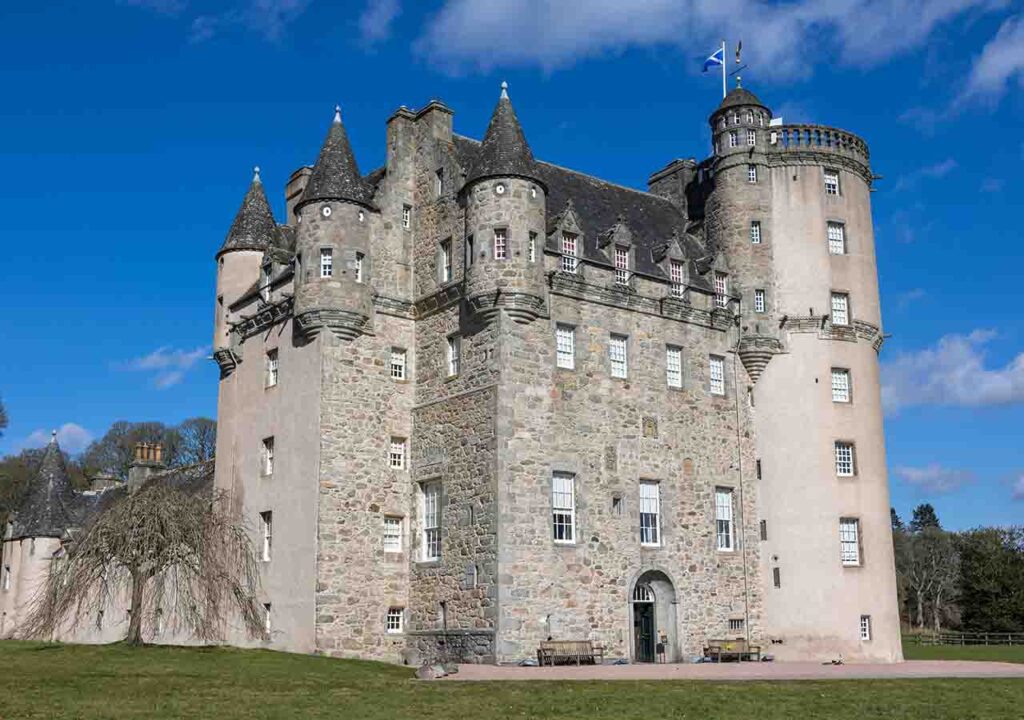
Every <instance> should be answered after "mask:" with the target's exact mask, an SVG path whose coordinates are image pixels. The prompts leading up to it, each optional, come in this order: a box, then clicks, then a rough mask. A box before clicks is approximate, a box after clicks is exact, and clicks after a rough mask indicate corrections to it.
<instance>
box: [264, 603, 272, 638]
mask: <svg viewBox="0 0 1024 720" xmlns="http://www.w3.org/2000/svg"><path fill="white" fill-rule="evenodd" d="M263 631H264V632H266V633H267V634H268V635H269V634H270V603H263Z"/></svg>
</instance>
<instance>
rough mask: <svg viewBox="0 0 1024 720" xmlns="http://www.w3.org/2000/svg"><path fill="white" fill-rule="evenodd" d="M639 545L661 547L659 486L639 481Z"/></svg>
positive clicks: (650, 481) (648, 481) (655, 483)
mask: <svg viewBox="0 0 1024 720" xmlns="http://www.w3.org/2000/svg"><path fill="white" fill-rule="evenodd" d="M640 545H642V546H644V547H660V546H661V484H660V483H658V482H655V481H653V480H641V481H640Z"/></svg>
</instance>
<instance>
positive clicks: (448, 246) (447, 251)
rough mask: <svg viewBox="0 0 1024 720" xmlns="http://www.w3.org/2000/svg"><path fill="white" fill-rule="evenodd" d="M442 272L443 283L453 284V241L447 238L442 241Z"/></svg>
mask: <svg viewBox="0 0 1024 720" xmlns="http://www.w3.org/2000/svg"><path fill="white" fill-rule="evenodd" d="M440 260H441V262H440V268H439V269H440V271H441V273H440V274H441V282H442V283H446V282H451V280H452V239H451V238H445V239H444V240H442V241H441V257H440Z"/></svg>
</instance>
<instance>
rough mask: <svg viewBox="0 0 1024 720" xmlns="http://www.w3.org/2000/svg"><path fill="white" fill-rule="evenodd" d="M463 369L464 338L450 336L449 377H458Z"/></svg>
mask: <svg viewBox="0 0 1024 720" xmlns="http://www.w3.org/2000/svg"><path fill="white" fill-rule="evenodd" d="M461 369H462V336H461V335H449V336H448V377H450V378H453V377H457V376H458V374H459V371H460V370H461Z"/></svg>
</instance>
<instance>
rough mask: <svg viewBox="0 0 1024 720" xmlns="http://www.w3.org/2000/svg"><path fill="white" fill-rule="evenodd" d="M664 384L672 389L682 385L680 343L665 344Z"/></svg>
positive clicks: (681, 349)
mask: <svg viewBox="0 0 1024 720" xmlns="http://www.w3.org/2000/svg"><path fill="white" fill-rule="evenodd" d="M673 358H675V359H674V360H673ZM665 384H666V385H667V386H668V387H670V388H672V389H673V390H679V389H682V387H683V348H682V347H681V346H680V345H671V344H669V345H666V346H665Z"/></svg>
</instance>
